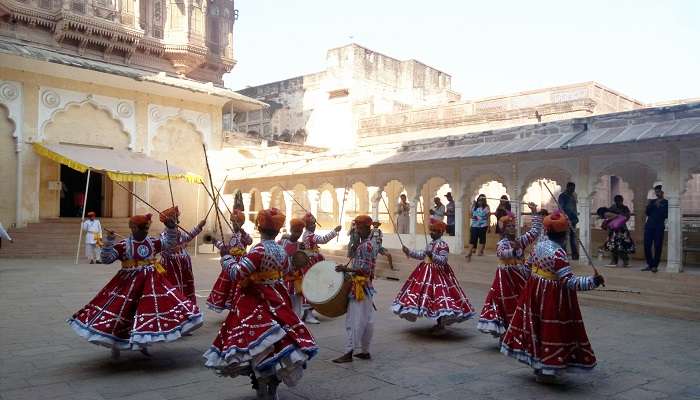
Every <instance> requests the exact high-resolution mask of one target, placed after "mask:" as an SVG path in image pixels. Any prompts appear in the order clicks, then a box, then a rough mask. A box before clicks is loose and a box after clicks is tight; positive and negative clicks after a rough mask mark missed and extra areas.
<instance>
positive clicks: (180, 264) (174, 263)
mask: <svg viewBox="0 0 700 400" xmlns="http://www.w3.org/2000/svg"><path fill="white" fill-rule="evenodd" d="M160 262H161V264H163V267H165V271H166V277H167V278H168V280H169V281H170V283H172V284H173V286H175V287H176V288H177V289H178V290H179V291H180V292H182V294H183V295H184V296H185V297H186V298H187V299H189V300H190V301H191V302H192V303H193V304H197V297H196V296H195V293H194V275H193V274H192V259H191V258H190V255H189V254H188V253H187V251H184V250H183V251H182V252H181V253H174V254H168V253H162V257H161V261H160Z"/></svg>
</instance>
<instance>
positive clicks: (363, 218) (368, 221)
mask: <svg viewBox="0 0 700 400" xmlns="http://www.w3.org/2000/svg"><path fill="white" fill-rule="evenodd" d="M370 225H372V217H370V216H369V215H358V216H357V217H355V226H356V227H358V228H359V227H360V226H370Z"/></svg>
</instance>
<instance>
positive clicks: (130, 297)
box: [68, 229, 202, 350]
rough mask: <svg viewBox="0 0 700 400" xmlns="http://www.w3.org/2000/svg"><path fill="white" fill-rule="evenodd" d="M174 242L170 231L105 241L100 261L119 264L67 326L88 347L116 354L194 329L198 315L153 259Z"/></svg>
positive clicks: (162, 340) (195, 309)
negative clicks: (111, 349)
mask: <svg viewBox="0 0 700 400" xmlns="http://www.w3.org/2000/svg"><path fill="white" fill-rule="evenodd" d="M176 243H177V232H176V230H175V229H168V230H167V231H166V234H165V235H163V236H161V237H159V238H155V237H146V239H144V240H143V241H136V240H134V239H133V237H129V238H128V239H124V240H122V241H120V242H119V243H117V244H116V245H114V243H112V242H111V241H110V240H105V245H104V247H103V248H102V253H101V259H102V262H103V263H105V264H111V263H113V262H114V261H116V260H120V261H121V262H122V268H121V269H120V270H119V272H117V274H116V275H115V276H114V278H112V280H110V281H109V283H107V285H106V286H105V287H104V288H102V290H100V292H99V293H98V294H97V296H95V298H94V299H92V300H91V301H90V303H88V304H87V305H86V306H85V307H83V308H82V309H80V310H79V311H78V312H76V313H75V314H74V315H73V317H72V318H70V319H69V320H68V324H69V325H70V326H71V327H72V328H73V330H74V331H75V332H76V333H77V334H78V335H80V336H81V337H83V338H85V339H87V340H88V341H89V342H91V343H94V344H98V345H102V346H106V347H115V348H118V349H122V350H123V349H133V350H138V349H141V348H144V347H146V346H148V345H149V344H151V343H156V342H172V341H174V340H176V339H178V338H179V337H180V336H181V335H182V334H184V333H187V332H190V331H193V330H195V329H197V328H199V327H200V326H201V325H202V315H201V314H200V312H199V309H198V308H197V305H196V304H194V303H192V302H191V301H190V300H188V299H186V298H185V297H184V296H183V295H182V294H181V292H180V291H179V290H177V289H176V288H175V287H174V286H173V285H172V284H171V283H170V281H168V279H167V278H166V275H165V270H164V269H163V267H162V266H161V265H160V263H159V262H158V261H157V259H156V258H155V257H156V255H157V254H158V253H160V252H161V251H163V250H164V249H168V248H170V247H172V246H174V245H176Z"/></svg>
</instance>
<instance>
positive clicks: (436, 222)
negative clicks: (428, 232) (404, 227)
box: [430, 218, 447, 232]
mask: <svg viewBox="0 0 700 400" xmlns="http://www.w3.org/2000/svg"><path fill="white" fill-rule="evenodd" d="M430 229H434V230H436V231H440V232H445V231H446V230H447V224H446V223H444V222H442V220H440V219H437V218H430Z"/></svg>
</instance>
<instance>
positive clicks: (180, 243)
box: [160, 206, 206, 304]
mask: <svg viewBox="0 0 700 400" xmlns="http://www.w3.org/2000/svg"><path fill="white" fill-rule="evenodd" d="M168 219H173V220H174V221H175V223H179V222H180V210H179V209H178V208H177V206H173V207H170V208H168V209H167V210H164V211H163V212H161V214H160V222H163V223H165V221H167V220H168ZM204 224H206V221H204V220H202V221H199V224H197V226H195V227H194V228H192V230H191V231H189V232H181V231H180V230H177V231H176V235H177V236H176V241H177V242H176V244H175V245H174V246H173V247H170V248H168V249H164V250H163V252H162V253H160V257H161V260H160V262H161V263H162V264H163V266H164V267H165V270H166V272H167V277H168V280H169V281H170V283H172V284H173V285H174V286H175V287H176V288H178V290H180V291H181V292H182V294H184V295H185V297H187V298H188V299H189V300H190V301H191V302H192V304H197V296H195V294H194V275H193V274H192V259H191V258H190V253H188V252H187V244H188V243H189V242H191V241H192V240H194V238H195V236H197V235H199V234H200V233H201V232H202V228H203V227H204ZM166 234H167V232H166V231H163V233H161V236H162V237H165V235H166Z"/></svg>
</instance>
